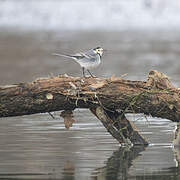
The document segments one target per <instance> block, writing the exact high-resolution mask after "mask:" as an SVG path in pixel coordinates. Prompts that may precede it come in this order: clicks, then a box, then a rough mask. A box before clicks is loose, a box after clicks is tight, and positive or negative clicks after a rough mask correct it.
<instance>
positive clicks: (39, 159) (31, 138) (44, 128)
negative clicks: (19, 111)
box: [0, 110, 179, 180]
mask: <svg viewBox="0 0 180 180" xmlns="http://www.w3.org/2000/svg"><path fill="white" fill-rule="evenodd" d="M54 116H55V117H56V119H52V118H51V117H50V116H49V115H48V114H37V115H30V116H22V117H13V118H2V119H1V126H0V132H1V133H0V136H1V140H0V146H1V150H0V154H1V156H0V179H3V178H12V177H13V179H14V178H15V179H29V178H30V179H56V178H57V179H80V180H81V179H96V178H100V177H101V178H102V179H108V177H109V178H110V177H111V178H112V177H113V178H115V179H123V178H125V177H128V178H129V179H131V178H132V179H133V177H136V176H140V177H144V178H146V177H148V176H150V177H156V176H158V177H161V175H162V177H163V176H164V175H166V176H167V177H172V176H174V177H176V176H177V175H178V176H179V173H177V172H178V171H177V168H176V162H175V160H174V155H173V151H172V146H171V142H172V130H173V129H174V124H173V123H171V122H170V121H168V120H157V119H148V121H147V120H145V119H141V120H137V119H138V118H140V117H142V116H136V117H135V116H134V115H129V118H131V120H132V121H134V122H135V124H136V125H137V127H138V128H139V129H140V130H141V132H142V134H143V135H144V136H145V137H146V138H147V139H148V140H149V142H151V145H150V146H149V147H147V148H146V150H145V151H143V150H144V149H143V148H141V147H139V148H138V147H136V148H132V150H131V151H128V150H126V148H124V147H119V144H118V143H117V142H116V140H114V139H113V138H112V137H111V136H110V135H109V134H108V133H107V132H106V130H105V128H104V127H103V126H102V125H101V123H100V122H99V121H98V120H97V119H96V118H95V117H94V116H93V115H92V114H90V112H89V111H88V110H76V111H75V113H74V116H75V117H74V119H75V123H74V125H73V127H72V128H71V129H70V130H67V129H65V128H64V123H63V119H62V118H60V117H59V113H58V112H56V113H55V114H54ZM124 168H126V169H124ZM172 168H173V169H172ZM124 171H125V172H124ZM115 176H116V177H115ZM162 179H163V178H162ZM167 179H168V178H167Z"/></svg>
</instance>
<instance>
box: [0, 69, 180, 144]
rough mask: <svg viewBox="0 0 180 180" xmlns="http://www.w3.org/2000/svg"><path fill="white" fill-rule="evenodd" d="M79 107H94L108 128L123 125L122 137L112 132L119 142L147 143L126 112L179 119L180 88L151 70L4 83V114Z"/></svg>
mask: <svg viewBox="0 0 180 180" xmlns="http://www.w3.org/2000/svg"><path fill="white" fill-rule="evenodd" d="M99 107H100V108H99ZM75 108H89V109H91V111H92V112H93V113H94V114H95V115H96V116H97V117H98V118H99V119H100V120H101V122H105V123H104V124H103V125H104V126H105V127H106V126H107V127H106V128H107V129H108V127H109V125H112V124H113V128H115V130H116V131H118V132H119V130H122V129H123V131H122V133H123V136H122V137H120V138H121V140H120V139H119V140H118V138H117V136H118V134H117V132H115V131H114V130H113V129H111V132H110V133H111V134H112V135H113V136H115V137H116V139H117V140H118V141H119V142H121V143H122V142H125V140H123V137H124V138H125V139H127V137H128V138H129V140H130V142H131V143H132V142H133V143H135V142H136V139H138V140H137V144H143V143H144V144H146V143H145V142H146V141H145V140H144V141H143V140H142V139H143V138H142V137H141V136H140V135H139V133H137V132H138V131H137V130H136V128H135V127H134V125H133V124H132V123H131V122H129V121H128V120H127V119H126V118H125V114H126V113H144V114H146V115H150V116H153V117H160V118H166V119H169V120H171V121H174V122H179V119H180V90H179V89H178V88H175V87H174V86H173V85H172V84H171V83H170V81H169V78H168V77H167V76H166V75H164V74H163V73H160V72H157V71H150V73H149V76H148V79H147V81H130V80H126V79H122V78H120V77H111V78H91V77H89V78H82V77H69V76H65V75H61V76H58V77H50V78H41V79H37V80H35V81H33V82H30V83H20V84H16V85H10V86H2V87H0V117H8V116H19V115H28V114H35V113H44V112H51V111H59V110H65V111H66V110H71V111H72V110H74V109H75ZM99 109H100V111H99V113H100V114H98V113H97V110H99ZM111 112H113V113H111ZM119 122H120V123H119ZM125 126H126V128H124V127H125ZM108 131H109V130H108ZM135 136H136V138H135ZM133 138H135V139H134V140H133ZM141 138H142V139H141ZM135 144H136V143H135Z"/></svg>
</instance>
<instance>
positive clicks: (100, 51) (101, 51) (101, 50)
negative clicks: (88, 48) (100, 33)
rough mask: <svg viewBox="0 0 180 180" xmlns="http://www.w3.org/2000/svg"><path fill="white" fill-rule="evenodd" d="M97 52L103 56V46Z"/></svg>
mask: <svg viewBox="0 0 180 180" xmlns="http://www.w3.org/2000/svg"><path fill="white" fill-rule="evenodd" d="M95 52H96V53H97V54H99V55H100V56H102V55H103V48H98V49H96V50H95Z"/></svg>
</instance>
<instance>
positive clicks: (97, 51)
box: [52, 47, 103, 77]
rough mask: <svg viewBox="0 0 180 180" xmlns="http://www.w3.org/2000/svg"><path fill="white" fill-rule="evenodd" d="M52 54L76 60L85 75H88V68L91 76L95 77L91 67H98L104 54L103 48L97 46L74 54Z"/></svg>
mask: <svg viewBox="0 0 180 180" xmlns="http://www.w3.org/2000/svg"><path fill="white" fill-rule="evenodd" d="M52 55H54V56H61V57H67V58H71V59H73V60H75V61H76V62H77V63H78V64H79V65H80V66H81V68H82V74H83V77H86V76H85V70H87V72H88V73H89V74H90V76H91V77H95V76H93V74H92V73H91V72H90V69H93V68H96V67H97V66H99V65H100V63H101V59H102V55H103V48H101V47H96V48H92V49H90V50H87V51H84V52H79V53H76V54H74V55H68V54H61V53H53V54H52Z"/></svg>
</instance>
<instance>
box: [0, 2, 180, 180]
mask: <svg viewBox="0 0 180 180" xmlns="http://www.w3.org/2000/svg"><path fill="white" fill-rule="evenodd" d="M53 2H54V3H52V2H51V1H50V0H46V1H43V3H40V1H30V2H29V1H23V0H21V1H18V2H15V1H11V0H8V1H5V0H4V1H3V0H1V1H0V26H1V28H0V85H5V84H13V83H18V82H26V81H32V80H34V79H36V78H39V77H47V76H51V75H58V74H64V73H67V74H69V75H72V76H81V71H80V69H79V66H78V64H76V63H75V62H73V61H71V60H67V59H65V58H61V59H60V58H58V57H54V56H52V55H51V54H52V53H54V52H64V53H75V52H77V51H80V50H87V49H89V48H92V47H96V46H102V47H103V48H105V49H107V50H108V51H107V52H106V53H105V54H104V56H103V63H102V64H101V65H100V67H98V68H97V69H95V70H93V73H94V74H96V75H97V76H99V77H110V76H112V75H113V74H114V75H115V76H121V75H124V78H126V79H131V80H146V79H147V75H148V72H149V71H150V70H152V69H155V70H158V71H160V72H163V73H165V74H166V75H168V76H169V77H170V78H171V81H172V83H173V84H174V85H175V86H177V87H179V86H180V83H179V76H180V61H179V57H180V53H179V48H180V36H179V31H178V30H177V31H176V30H172V29H173V28H174V29H177V28H178V27H179V24H180V23H179V16H178V15H179V12H180V11H179V3H178V1H173V2H172V1H168V0H167V1H160V0H158V1H149V2H150V4H149V5H148V1H146V3H147V4H146V6H147V8H149V9H148V11H147V10H144V8H145V7H144V5H145V4H143V3H142V2H145V1H140V0H139V1H138V0H136V3H134V2H135V1H130V0H129V1H113V2H111V1H107V3H105V4H104V3H103V5H102V8H101V10H100V12H99V14H95V13H92V14H91V16H90V15H89V9H90V8H88V10H87V8H84V7H86V6H87V2H83V3H82V1H76V3H73V2H72V1H70V0H69V1H62V0H61V1H53ZM80 2H81V3H80ZM101 2H103V1H95V0H92V1H90V2H89V3H90V4H91V7H93V8H92V9H93V10H94V11H95V10H97V9H98V6H96V5H97V4H99V3H101ZM162 2H163V3H162ZM71 3H72V4H71ZM151 3H152V4H151ZM159 4H160V5H161V4H163V8H161V9H162V11H161V12H159V7H161V6H160V5H159ZM15 6H16V8H14V7H15ZM62 7H64V8H62ZM67 7H69V9H68V8H67ZM72 7H74V9H73V10H72ZM121 8H122V11H119V9H121ZM133 8H135V9H136V14H132V13H131V12H132V10H133ZM70 9H71V10H72V11H69V10H70ZM79 9H81V11H79ZM77 12H79V13H77ZM107 12H108V13H109V14H112V17H113V18H112V17H111V18H110V17H109V16H108V13H107ZM106 13H107V15H106ZM14 14H15V15H14ZM76 14H78V17H77V16H75V15H76ZM85 14H86V15H85ZM95 15H96V16H95ZM104 15H106V17H107V18H106V21H105V20H104V19H105V18H104ZM47 17H48V19H47ZM66 17H67V21H64V19H65V18H66ZM97 17H98V18H97ZM139 17H141V19H139ZM57 19H58V21H57ZM127 19H128V21H127ZM167 19H168V20H167ZM32 20H33V21H32ZM102 20H103V21H102ZM139 20H140V22H141V23H139ZM47 22H48V23H47ZM85 22H86V23H85ZM117 22H118V23H117ZM107 23H108V27H107ZM142 24H143V26H142ZM168 26H169V28H168ZM130 27H131V28H130ZM164 28H165V29H164ZM162 29H164V30H163V31H162ZM84 30H86V31H84ZM120 30H121V31H120ZM59 114H60V112H55V113H54V116H55V119H52V118H51V117H50V116H49V115H48V114H46V113H45V114H36V115H29V116H21V117H11V118H1V120H0V179H65V180H69V179H72V180H84V179H91V180H95V179H102V180H105V179H106V180H107V179H112V180H115V179H121V180H122V179H128V180H131V179H132V180H134V179H139V180H141V179H143V180H144V179H153V180H154V179H158V180H161V179H162V180H164V179H167V180H169V179H180V171H179V161H180V157H179V155H178V154H180V153H179V150H178V149H174V148H173V147H172V140H173V130H174V128H175V123H172V122H171V121H169V120H166V119H157V118H150V117H148V118H145V117H144V116H143V115H132V114H129V115H128V118H129V119H130V120H131V121H133V122H134V123H135V125H136V126H137V128H138V129H139V130H140V132H141V134H142V135H143V136H144V137H145V138H147V140H148V142H149V143H150V145H149V146H148V147H146V148H142V147H134V148H132V149H131V150H127V149H126V148H125V147H120V145H119V144H118V142H116V140H114V139H113V138H112V137H111V136H110V135H109V133H107V132H106V130H105V128H104V127H103V126H102V124H101V123H100V121H98V120H97V119H96V117H94V116H93V115H92V114H91V113H90V112H89V111H88V110H79V109H78V110H76V111H75V112H74V116H75V117H74V119H75V123H74V124H73V126H72V127H71V128H70V129H69V130H67V129H65V127H64V122H63V119H62V118H61V117H60V116H59ZM175 152H176V154H175Z"/></svg>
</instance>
